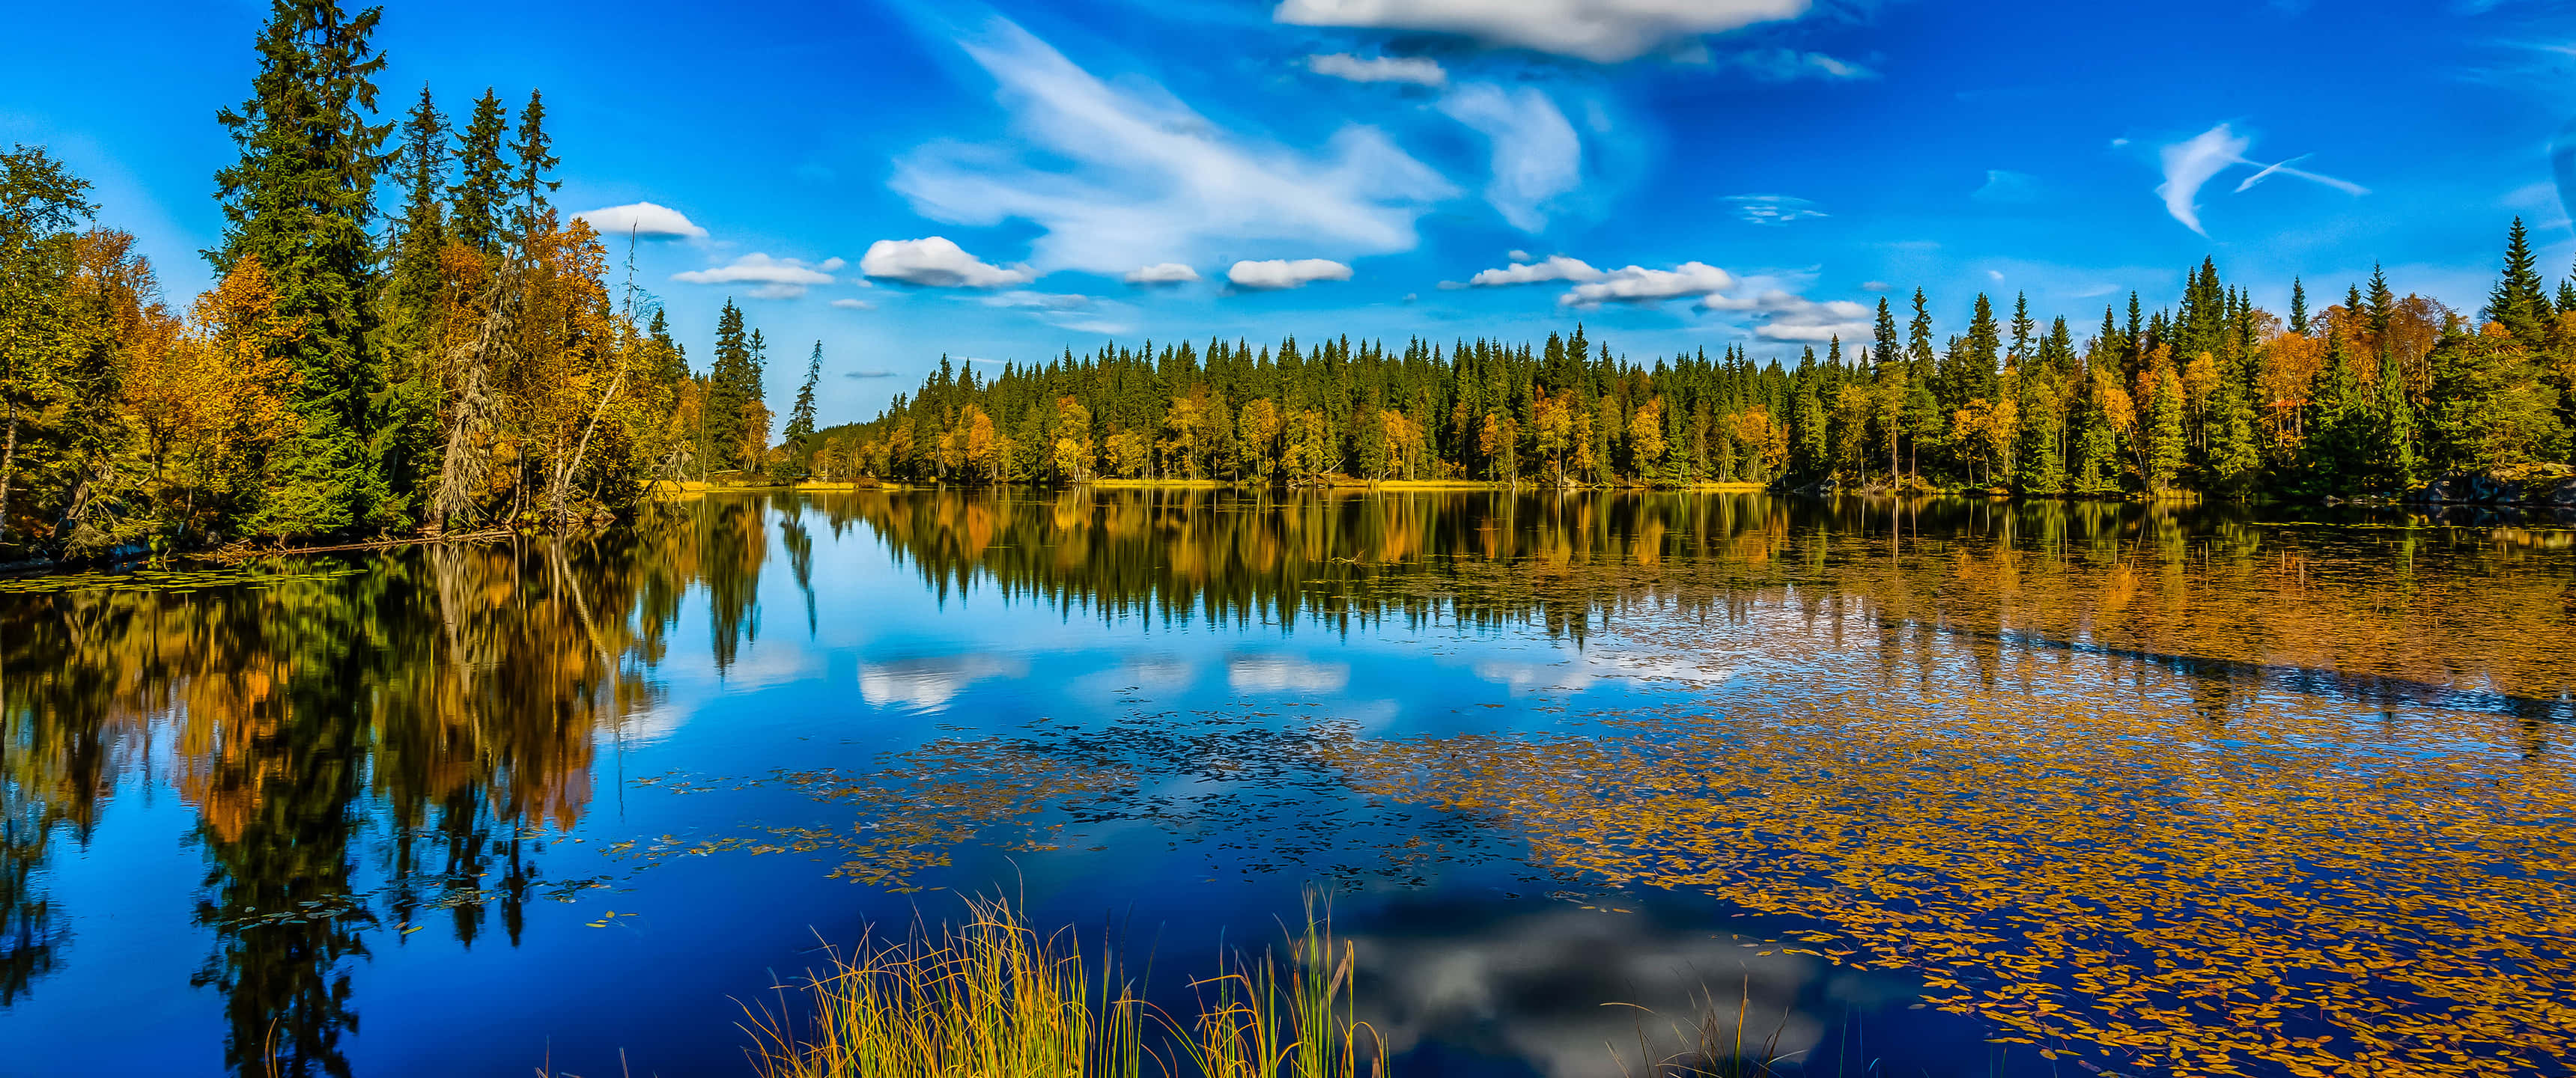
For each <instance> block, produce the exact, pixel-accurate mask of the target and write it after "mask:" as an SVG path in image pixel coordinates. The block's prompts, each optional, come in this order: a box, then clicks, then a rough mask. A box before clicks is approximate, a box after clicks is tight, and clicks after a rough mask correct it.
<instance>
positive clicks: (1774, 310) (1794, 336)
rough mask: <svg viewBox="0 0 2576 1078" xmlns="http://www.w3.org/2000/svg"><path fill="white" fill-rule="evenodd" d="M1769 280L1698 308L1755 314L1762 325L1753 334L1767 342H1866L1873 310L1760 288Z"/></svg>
mask: <svg viewBox="0 0 2576 1078" xmlns="http://www.w3.org/2000/svg"><path fill="white" fill-rule="evenodd" d="M1770 280H1772V279H1771V278H1758V279H1756V280H1754V281H1751V282H1747V284H1746V287H1745V289H1744V291H1743V293H1742V294H1741V295H1738V296H1732V297H1729V296H1710V297H1708V298H1707V299H1704V300H1701V301H1700V306H1701V307H1702V308H1704V309H1706V310H1711V311H1739V312H1745V313H1749V314H1752V315H1754V316H1755V317H1757V318H1760V319H1761V320H1762V325H1761V326H1759V327H1758V328H1756V329H1755V330H1754V331H1753V335H1754V336H1756V337H1760V338H1762V339H1764V340H1768V341H1798V342H1803V343H1807V344H1823V343H1825V342H1826V341H1829V340H1832V339H1833V338H1835V337H1840V338H1842V339H1844V340H1846V341H1855V342H1857V341H1866V340H1868V339H1869V334H1870V329H1871V322H1870V319H1871V317H1872V315H1873V313H1874V312H1873V310H1872V308H1869V307H1866V306H1863V305H1861V304H1858V303H1854V302H1852V301H1850V300H1847V299H1838V300H1828V301H1823V302H1819V301H1816V300H1811V299H1808V298H1806V297H1804V296H1801V295H1798V294H1797V293H1794V292H1791V291H1789V290H1788V289H1786V288H1781V287H1777V286H1771V287H1763V284H1764V282H1766V281H1770Z"/></svg>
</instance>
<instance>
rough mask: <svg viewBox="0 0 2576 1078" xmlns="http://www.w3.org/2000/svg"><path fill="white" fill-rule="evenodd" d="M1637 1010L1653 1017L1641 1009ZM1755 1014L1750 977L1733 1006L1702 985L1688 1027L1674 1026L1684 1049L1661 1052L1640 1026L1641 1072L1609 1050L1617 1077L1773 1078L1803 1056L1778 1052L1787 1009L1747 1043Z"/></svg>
mask: <svg viewBox="0 0 2576 1078" xmlns="http://www.w3.org/2000/svg"><path fill="white" fill-rule="evenodd" d="M1611 1005H1612V1006H1634V1004H1611ZM1638 1010H1640V1011H1645V1013H1648V1014H1652V1013H1654V1012H1652V1011H1646V1009H1645V1008H1642V1007H1640V1008H1638ZM1752 1010H1753V982H1752V979H1751V978H1750V977H1749V976H1748V977H1747V978H1746V979H1745V982H1744V984H1743V986H1742V990H1741V993H1740V994H1739V995H1738V997H1737V999H1736V1001H1735V1002H1734V1003H1733V1004H1727V1003H1725V1002H1723V1001H1721V1000H1719V999H1718V996H1717V993H1716V992H1715V991H1713V990H1711V989H1709V988H1708V987H1706V986H1702V987H1701V988H1700V994H1699V997H1698V998H1697V999H1695V1000H1693V1001H1692V1005H1691V1011H1692V1015H1691V1021H1690V1024H1689V1025H1687V1026H1684V1025H1681V1024H1680V1023H1679V1022H1676V1023H1675V1024H1674V1027H1673V1033H1674V1034H1675V1038H1676V1039H1677V1040H1678V1041H1679V1042H1680V1044H1681V1050H1680V1051H1678V1052H1671V1053H1660V1054H1659V1053H1657V1052H1656V1051H1655V1049H1654V1047H1653V1041H1652V1040H1651V1039H1650V1038H1649V1037H1648V1036H1647V1034H1646V1028H1645V1025H1644V1023H1642V1022H1641V1023H1639V1025H1638V1027H1637V1057H1636V1060H1635V1063H1636V1064H1637V1065H1638V1066H1640V1067H1642V1070H1636V1069H1631V1066H1630V1063H1631V1061H1630V1060H1629V1058H1628V1056H1627V1053H1625V1052H1622V1051H1619V1050H1618V1049H1617V1048H1616V1047H1614V1048H1613V1049H1612V1050H1611V1058H1612V1059H1613V1060H1615V1061H1617V1063H1618V1064H1619V1073H1621V1074H1623V1075H1630V1076H1632V1078H1773V1076H1774V1075H1776V1074H1778V1073H1779V1071H1778V1069H1777V1068H1779V1067H1780V1066H1781V1065H1782V1064H1785V1063H1790V1062H1792V1061H1793V1060H1794V1058H1795V1056H1797V1055H1799V1054H1802V1053H1791V1054H1789V1055H1782V1054H1780V1035H1781V1034H1782V1033H1783V1032H1785V1031H1786V1030H1787V1029H1788V1024H1789V1013H1788V1011H1787V1010H1785V1009H1784V1010H1782V1011H1781V1013H1780V1020H1779V1022H1777V1023H1775V1024H1774V1025H1773V1026H1772V1029H1771V1031H1770V1033H1768V1034H1767V1035H1765V1036H1764V1037H1763V1038H1762V1040H1761V1041H1759V1042H1754V1041H1750V1040H1748V1039H1747V1036H1746V1035H1747V1034H1748V1033H1750V1032H1752V1031H1751V1030H1748V1029H1746V1028H1745V1026H1746V1023H1747V1022H1748V1021H1749V1020H1750V1019H1751V1018H1752V1017H1753V1015H1752Z"/></svg>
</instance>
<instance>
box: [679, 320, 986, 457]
mask: <svg viewBox="0 0 2576 1078" xmlns="http://www.w3.org/2000/svg"><path fill="white" fill-rule="evenodd" d="M941 363H942V365H943V367H944V366H945V364H946V360H945V359H943V360H942V361H941ZM750 368H751V341H750V339H749V338H748V337H747V336H746V335H745V332H744V330H743V324H742V309H741V308H739V307H736V306H734V304H733V301H732V300H730V299H728V300H726V301H725V305H724V310H723V311H722V312H720V313H718V314H717V315H716V348H715V357H714V359H713V361H712V364H711V366H710V367H709V368H708V370H707V399H706V408H705V410H704V412H703V414H702V417H701V418H702V425H703V431H702V433H701V435H700V439H699V441H700V446H699V454H698V459H699V460H702V461H707V462H709V466H710V467H713V468H719V469H730V468H732V467H734V466H735V447H737V446H739V445H741V444H742V426H743V423H742V409H743V405H745V404H747V403H749V402H750V397H748V396H746V395H745V393H744V387H745V386H746V385H748V384H750V381H751V376H750V375H749V371H750ZM923 388H924V392H923V394H922V396H923V397H928V396H929V393H928V387H926V386H925V387H923Z"/></svg>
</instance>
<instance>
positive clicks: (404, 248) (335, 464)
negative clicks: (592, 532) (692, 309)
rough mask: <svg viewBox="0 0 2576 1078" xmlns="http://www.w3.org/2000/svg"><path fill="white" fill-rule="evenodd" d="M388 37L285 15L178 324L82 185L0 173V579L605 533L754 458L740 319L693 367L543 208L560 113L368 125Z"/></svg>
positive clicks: (51, 170) (15, 154) (43, 151)
mask: <svg viewBox="0 0 2576 1078" xmlns="http://www.w3.org/2000/svg"><path fill="white" fill-rule="evenodd" d="M379 19H380V12H379V10H378V9H374V8H369V9H366V10H364V11H362V12H358V13H355V14H352V13H350V12H348V11H346V10H344V9H343V8H342V7H341V6H340V5H339V4H338V3H336V2H333V0H279V2H277V3H276V4H274V6H273V10H272V14H271V17H270V19H269V21H268V23H267V24H266V25H265V26H264V27H263V28H262V30H261V31H260V34H259V37H258V39H257V42H256V47H257V51H258V73H257V75H256V76H255V78H254V79H253V81H252V85H251V90H250V94H249V96H248V98H247V99H246V100H244V101H243V102H242V103H240V104H239V105H236V106H233V107H231V108H227V109H224V110H222V111H220V112H219V113H218V114H217V119H218V121H219V122H220V123H221V124H222V125H223V126H224V128H225V129H226V130H227V131H228V132H229V133H230V134H231V136H232V138H233V140H234V142H235V143H236V144H238V146H239V147H240V151H241V156H240V159H239V160H238V161H236V162H233V163H231V164H228V165H227V166H225V167H224V168H222V169H221V170H220V171H218V172H217V173H216V174H215V175H214V177H213V179H214V185H213V186H214V193H215V196H216V198H217V200H218V201H219V203H220V204H221V207H222V210H223V220H224V231H223V234H222V237H221V240H220V242H218V243H217V244H216V245H215V246H213V247H212V248H211V249H209V250H207V251H205V252H204V257H205V258H206V260H207V263H208V264H209V266H210V267H211V269H212V271H213V275H214V277H215V279H216V283H215V284H214V286H213V287H212V288H210V289H209V290H207V292H206V293H205V294H204V295H201V296H198V297H196V299H195V300H194V301H193V302H191V303H188V304H185V305H184V306H174V305H173V304H172V303H171V302H169V301H168V300H166V299H165V298H164V297H163V296H162V294H161V292H160V288H159V285H158V283H157V279H156V275H155V273H154V269H153V267H152V265H151V263H150V262H149V260H147V259H145V258H144V257H142V256H141V255H140V254H138V253H137V251H136V241H135V238H134V236H132V235H131V234H129V233H126V232H123V231H120V230H118V229H116V228H114V227H112V226H110V225H107V224H103V223H97V222H95V221H94V220H93V218H94V216H95V213H96V207H95V204H94V203H93V202H92V200H91V186H90V184H89V182H88V181H87V180H85V179H84V178H82V177H80V176H78V175H75V174H74V173H73V172H72V170H70V169H69V168H67V167H66V166H65V165H64V164H63V162H62V161H61V160H60V159H59V158H58V157H57V156H55V155H54V154H53V153H51V152H49V150H48V149H47V148H46V147H42V146H27V145H19V146H16V147H14V148H13V149H11V150H9V151H8V152H7V153H5V154H0V428H5V430H0V562H10V561H14V560H24V559H26V558H27V557H28V556H30V555H70V556H74V557H79V556H88V555H97V554H101V553H108V552H115V551H132V550H145V549H179V548H201V547H211V546H219V545H222V544H225V543H233V542H243V541H252V542H276V541H281V540H287V539H296V538H310V537H322V536H345V537H361V536H381V535H387V534H408V533H413V532H416V531H426V532H431V533H453V532H454V531H456V530H459V529H474V528H490V527H496V526H505V525H512V526H526V527H546V526H558V525H566V524H576V523H586V522H590V521H594V520H605V519H608V518H611V517H613V516H615V515H617V513H618V512H619V511H621V510H622V509H624V508H626V507H628V506H630V505H632V504H633V503H634V502H635V501H636V500H637V499H638V498H639V497H641V496H642V495H643V494H644V493H645V492H646V491H647V490H648V488H649V487H650V485H651V484H652V482H653V481H654V480H656V479H657V478H668V477H672V476H676V475H679V474H681V473H682V472H684V471H689V470H704V469H705V468H707V467H709V466H710V465H711V464H712V465H713V466H715V467H731V466H733V464H734V463H735V462H736V461H738V460H742V459H749V460H751V461H753V462H755V463H757V462H758V461H760V460H761V459H762V458H763V456H764V454H765V452H766V450H767V447H768V441H769V432H770V426H771V416H770V414H769V412H768V410H767V407H766V405H765V404H764V403H763V401H762V392H761V384H760V376H759V371H758V366H759V362H760V355H761V352H762V351H763V349H764V347H765V345H764V342H763V341H762V340H761V339H760V336H759V334H758V333H757V332H756V331H755V332H752V333H749V334H748V335H746V334H744V333H742V332H741V325H742V320H741V317H740V315H739V313H738V312H735V311H733V310H732V309H731V307H730V305H728V309H727V315H726V323H725V325H726V327H727V334H726V335H725V337H724V340H723V342H722V343H721V344H720V346H719V347H718V348H717V349H716V351H715V356H714V363H713V364H712V365H711V368H710V370H709V371H708V372H707V374H705V375H692V374H691V373H690V372H689V369H688V364H687V360H686V358H685V356H684V354H683V350H682V348H681V346H680V345H679V343H678V342H676V341H674V340H672V338H671V335H670V333H669V332H668V329H667V326H666V322H665V319H664V318H663V315H662V311H661V309H660V306H659V304H658V302H657V301H655V300H654V298H653V297H652V296H650V295H649V294H648V293H646V292H645V291H644V290H642V289H640V288H637V287H636V286H635V284H634V281H633V271H632V266H631V258H630V260H629V266H628V267H627V269H626V271H625V274H624V277H625V280H624V281H623V282H622V283H617V282H615V280H614V278H615V276H616V275H617V272H618V271H617V270H616V268H615V267H613V266H612V265H611V253H610V246H611V244H612V243H614V241H615V240H616V239H617V237H603V236H600V235H599V234H597V233H596V232H595V231H593V230H592V229H591V228H590V226H589V225H588V224H586V223H585V222H583V221H581V220H579V219H577V218H567V217H566V216H565V215H564V214H562V213H560V212H559V211H558V209H557V208H556V207H555V206H554V205H553V203H552V201H551V199H550V196H551V194H552V193H553V192H554V191H555V189H556V188H557V186H558V184H559V181H557V180H556V179H555V178H554V176H555V174H556V170H557V168H558V167H559V164H560V162H559V161H558V159H557V157H556V155H555V153H554V150H553V148H552V143H553V139H552V136H551V135H550V134H549V133H548V131H547V128H546V122H545V116H546V113H545V100H544V98H543V96H542V94H541V93H533V92H532V93H531V94H529V96H528V99H527V101H526V103H525V104H524V105H522V106H521V107H520V108H519V109H518V114H517V116H516V117H515V119H514V118H513V117H512V116H511V110H510V109H509V108H508V107H507V106H505V105H504V104H503V102H502V101H501V100H500V99H499V97H498V96H497V95H495V94H494V93H493V92H492V91H490V90H488V89H487V90H485V91H484V92H483V94H482V96H481V97H480V98H479V99H477V100H476V101H474V103H473V105H472V106H471V111H470V113H469V114H468V115H467V116H466V117H464V118H463V120H462V123H461V124H456V123H451V122H450V120H449V118H448V117H447V116H446V115H445V114H443V113H442V112H441V111H440V108H439V105H438V103H437V101H436V99H435V98H434V96H433V94H432V92H431V89H430V88H429V87H427V86H424V87H422V89H421V91H420V96H419V98H418V100H417V102H416V103H414V104H413V105H412V106H411V107H410V108H409V109H408V110H406V111H404V112H403V113H402V115H401V116H400V117H399V119H398V120H392V121H387V122H381V123H380V122H377V120H376V114H377V101H378V87H377V85H376V81H375V80H376V79H377V77H378V76H379V75H380V74H381V73H382V71H383V69H384V65H385V62H386V61H385V57H384V55H383V54H382V53H381V52H379V51H377V50H376V49H375V48H374V47H373V46H372V45H371V44H370V40H371V39H372V38H373V37H374V35H375V33H376V31H377V29H378V22H379ZM631 244H632V240H631V238H630V239H629V247H630V254H631ZM806 400H807V402H808V404H807V410H806V414H807V415H808V416H810V414H811V404H810V401H811V393H810V389H809V392H808V394H807V397H806ZM807 423H808V427H809V429H810V418H809V419H808V420H807Z"/></svg>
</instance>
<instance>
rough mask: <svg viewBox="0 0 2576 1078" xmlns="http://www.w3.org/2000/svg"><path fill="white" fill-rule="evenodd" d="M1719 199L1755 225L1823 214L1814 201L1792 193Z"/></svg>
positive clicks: (1778, 223)
mask: <svg viewBox="0 0 2576 1078" xmlns="http://www.w3.org/2000/svg"><path fill="white" fill-rule="evenodd" d="M1720 201H1723V202H1725V203H1726V204H1727V205H1730V206H1733V207H1735V216H1737V217H1739V218H1742V219H1743V220H1745V221H1746V222H1749V223H1751V224H1757V225H1773V226H1778V225H1785V224H1788V223H1789V222H1791V221H1804V220H1806V219H1807V218H1810V217H1823V216H1825V211H1823V210H1820V209H1817V208H1816V204H1815V203H1813V202H1809V201H1807V200H1806V199H1803V198H1798V197H1796V196H1793V195H1728V196H1727V197H1726V198H1724V199H1721V200H1720Z"/></svg>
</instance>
